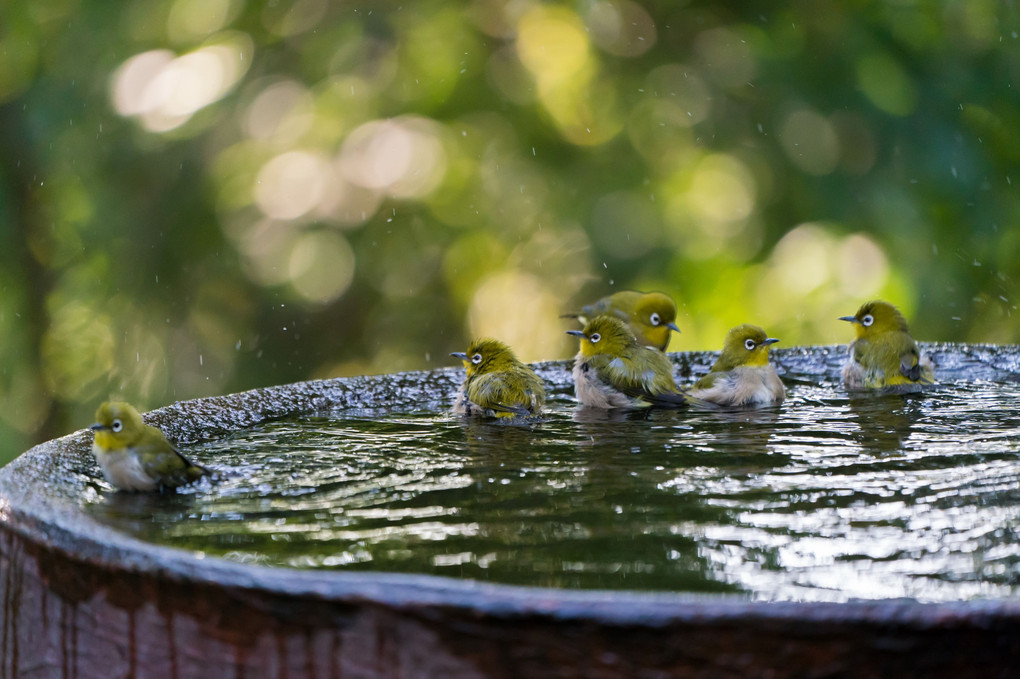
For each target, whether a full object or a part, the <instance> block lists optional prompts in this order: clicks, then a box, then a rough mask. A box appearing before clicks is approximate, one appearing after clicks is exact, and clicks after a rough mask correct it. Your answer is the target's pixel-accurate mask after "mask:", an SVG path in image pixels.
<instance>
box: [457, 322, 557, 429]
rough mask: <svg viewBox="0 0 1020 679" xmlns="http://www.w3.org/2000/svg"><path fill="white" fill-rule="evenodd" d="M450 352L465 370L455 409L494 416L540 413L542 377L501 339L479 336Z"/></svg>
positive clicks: (542, 387) (543, 394) (526, 415)
mask: <svg viewBox="0 0 1020 679" xmlns="http://www.w3.org/2000/svg"><path fill="white" fill-rule="evenodd" d="M450 355H451V356H454V357H456V358H459V359H461V361H462V362H463V363H464V368H465V369H466V370H467V376H466V377H465V379H464V382H463V383H462V384H461V385H460V388H459V389H458V390H457V397H456V399H455V400H454V403H453V412H454V413H456V414H458V415H470V416H475V417H485V418H497V419H505V418H521V417H533V416H537V415H540V414H541V413H542V408H543V406H544V405H545V386H544V385H543V384H542V379H541V378H540V377H539V376H538V375H537V374H535V371H534V370H532V369H531V368H529V367H528V366H526V365H525V364H523V363H521V362H520V361H519V360H518V359H517V357H516V356H515V355H514V353H513V351H512V350H511V349H510V347H508V346H507V345H506V344H504V343H503V342H500V341H499V340H495V339H488V338H483V339H478V340H475V341H474V342H472V343H471V346H469V347H468V350H467V351H466V352H463V351H455V352H453V353H451V354H450Z"/></svg>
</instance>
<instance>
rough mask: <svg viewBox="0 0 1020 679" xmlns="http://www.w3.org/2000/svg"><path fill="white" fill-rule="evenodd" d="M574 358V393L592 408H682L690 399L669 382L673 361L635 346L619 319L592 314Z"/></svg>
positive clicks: (571, 332)
mask: <svg viewBox="0 0 1020 679" xmlns="http://www.w3.org/2000/svg"><path fill="white" fill-rule="evenodd" d="M567 334H568V335H574V336H575V337H578V338H580V340H581V347H580V351H579V352H578V354H577V358H576V359H575V360H574V391H575V393H576V394H577V400H578V401H580V402H581V404H582V405H585V406H589V407H592V408H606V409H609V408H649V407H658V408H682V407H684V406H686V405H688V403H689V399H688V398H687V396H685V395H684V394H683V393H682V392H681V391H680V390H679V389H677V386H676V382H675V381H674V380H673V364H672V363H670V361H669V358H667V357H666V355H665V354H664V353H662V352H661V351H659V350H657V349H653V348H651V347H646V346H642V345H640V344H638V342H637V339H635V337H634V335H633V333H631V331H630V330H628V329H627V326H626V325H624V324H623V321H621V320H620V319H618V318H616V317H614V316H596V317H595V318H593V319H592V320H590V321H589V322H588V324H587V325H585V326H584V330H568V331H567Z"/></svg>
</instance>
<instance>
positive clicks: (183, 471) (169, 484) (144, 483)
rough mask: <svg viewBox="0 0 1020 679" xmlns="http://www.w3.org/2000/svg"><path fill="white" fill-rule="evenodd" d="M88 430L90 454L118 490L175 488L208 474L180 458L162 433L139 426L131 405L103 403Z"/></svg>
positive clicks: (145, 426) (140, 419)
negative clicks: (90, 430) (90, 446)
mask: <svg viewBox="0 0 1020 679" xmlns="http://www.w3.org/2000/svg"><path fill="white" fill-rule="evenodd" d="M91 429H92V431H93V432H95V440H94V441H93V443H92V454H93V455H95V457H96V462H97V463H99V468H100V469H102V471H103V476H105V477H106V480H107V481H109V482H110V483H112V484H113V485H115V486H116V487H117V488H119V489H121V490H128V491H152V490H162V489H164V488H175V487H177V486H181V485H184V484H186V483H190V482H192V481H195V480H196V479H199V478H201V477H202V476H205V475H206V474H208V473H209V470H208V469H206V468H205V467H202V466H201V465H197V464H195V463H193V462H191V461H190V460H188V459H187V458H186V457H184V456H183V455H181V454H180V452H178V451H177V449H176V448H174V447H173V446H172V445H171V444H170V442H169V441H167V440H166V437H165V436H164V435H163V432H161V431H160V430H159V429H156V428H155V427H152V426H149V425H147V424H145V423H144V422H142V416H141V415H139V414H138V411H137V410H135V409H134V408H133V407H132V406H131V405H130V404H127V403H123V402H117V401H114V402H107V403H103V404H102V405H100V406H99V409H98V410H96V422H95V424H93V425H92V427H91Z"/></svg>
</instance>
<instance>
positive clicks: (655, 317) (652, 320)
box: [648, 313, 662, 325]
mask: <svg viewBox="0 0 1020 679" xmlns="http://www.w3.org/2000/svg"><path fill="white" fill-rule="evenodd" d="M648 322H649V323H651V324H652V325H658V324H659V323H662V319H661V318H659V314H656V313H653V314H652V315H651V316H649V317H648Z"/></svg>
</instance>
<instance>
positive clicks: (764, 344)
mask: <svg viewBox="0 0 1020 679" xmlns="http://www.w3.org/2000/svg"><path fill="white" fill-rule="evenodd" d="M778 341H779V339H778V338H775V337H769V338H768V339H767V340H765V341H764V342H762V345H763V346H768V345H769V344H775V343H776V342H778Z"/></svg>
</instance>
